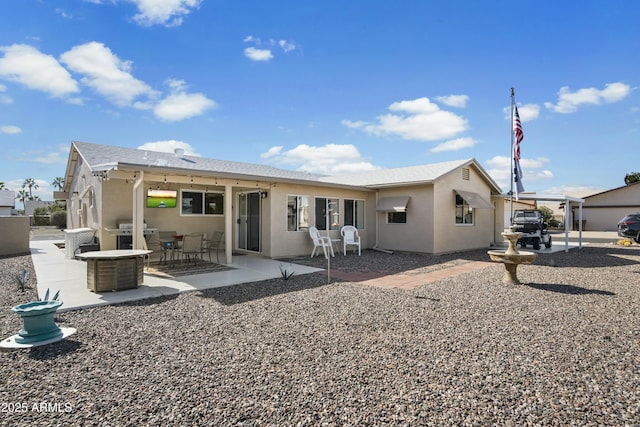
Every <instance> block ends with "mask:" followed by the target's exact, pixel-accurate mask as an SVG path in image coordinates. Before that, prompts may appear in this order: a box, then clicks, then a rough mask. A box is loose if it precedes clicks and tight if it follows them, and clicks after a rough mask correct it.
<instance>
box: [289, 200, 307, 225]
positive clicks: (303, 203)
mask: <svg viewBox="0 0 640 427" xmlns="http://www.w3.org/2000/svg"><path fill="white" fill-rule="evenodd" d="M308 229H309V196H287V231H304V230H308Z"/></svg>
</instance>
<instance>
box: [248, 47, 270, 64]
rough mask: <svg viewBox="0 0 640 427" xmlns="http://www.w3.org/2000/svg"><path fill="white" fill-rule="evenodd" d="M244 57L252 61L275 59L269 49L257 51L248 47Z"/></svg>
mask: <svg viewBox="0 0 640 427" xmlns="http://www.w3.org/2000/svg"><path fill="white" fill-rule="evenodd" d="M244 56H246V57H247V58H249V59H251V60H252V61H269V60H271V59H273V54H272V53H271V50H269V49H257V48H255V47H248V48H246V49H245V50H244Z"/></svg>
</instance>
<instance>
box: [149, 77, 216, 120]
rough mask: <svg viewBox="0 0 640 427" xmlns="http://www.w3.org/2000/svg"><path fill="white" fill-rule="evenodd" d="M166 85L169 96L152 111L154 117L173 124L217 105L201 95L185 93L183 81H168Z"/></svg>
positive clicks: (185, 87)
mask: <svg viewBox="0 0 640 427" xmlns="http://www.w3.org/2000/svg"><path fill="white" fill-rule="evenodd" d="M166 84H167V85H168V86H169V88H170V89H171V94H170V95H169V96H167V97H165V98H164V99H162V100H161V101H160V102H159V103H158V104H157V105H156V106H155V108H154V109H153V113H154V114H155V116H156V117H158V118H160V119H162V120H165V121H168V122H175V121H179V120H184V119H188V118H191V117H194V116H199V115H201V114H203V113H204V112H205V111H206V110H208V109H209V108H215V107H216V106H217V104H216V103H215V102H214V101H213V100H211V99H209V98H207V97H206V96H205V95H203V94H201V93H186V89H187V85H186V84H185V82H184V81H183V80H176V79H169V80H167V82H166Z"/></svg>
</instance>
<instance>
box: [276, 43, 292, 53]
mask: <svg viewBox="0 0 640 427" xmlns="http://www.w3.org/2000/svg"><path fill="white" fill-rule="evenodd" d="M278 46H280V47H281V48H282V50H284V51H285V52H291V51H292V50H295V48H296V44H295V43H294V42H291V41H287V40H278Z"/></svg>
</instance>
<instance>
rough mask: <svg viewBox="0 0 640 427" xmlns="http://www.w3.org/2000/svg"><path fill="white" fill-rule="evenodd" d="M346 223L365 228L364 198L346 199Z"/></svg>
mask: <svg viewBox="0 0 640 427" xmlns="http://www.w3.org/2000/svg"><path fill="white" fill-rule="evenodd" d="M344 225H353V226H355V227H356V228H360V229H363V228H364V200H350V199H345V200H344Z"/></svg>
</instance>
